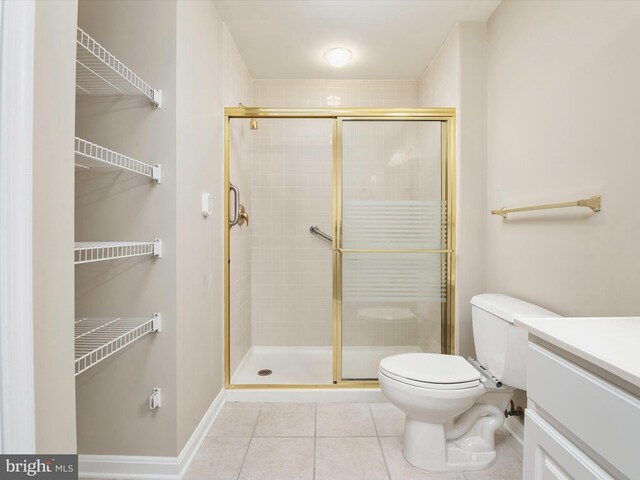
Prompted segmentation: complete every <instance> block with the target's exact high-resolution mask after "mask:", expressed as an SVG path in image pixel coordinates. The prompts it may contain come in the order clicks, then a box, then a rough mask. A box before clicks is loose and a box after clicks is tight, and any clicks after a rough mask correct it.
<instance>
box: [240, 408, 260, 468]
mask: <svg viewBox="0 0 640 480" xmlns="http://www.w3.org/2000/svg"><path fill="white" fill-rule="evenodd" d="M261 413H262V407H258V418H256V424H255V425H254V426H253V430H251V436H250V437H249V444H248V445H247V449H246V450H245V452H244V457H242V463H241V464H240V470H238V475H237V476H236V480H239V479H240V475H241V474H242V469H243V468H244V462H245V461H246V460H247V455H248V454H249V449H250V448H251V444H252V443H253V434H254V433H255V431H256V428H257V427H258V420H260V414H261Z"/></svg>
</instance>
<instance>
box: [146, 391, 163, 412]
mask: <svg viewBox="0 0 640 480" xmlns="http://www.w3.org/2000/svg"><path fill="white" fill-rule="evenodd" d="M161 406H162V390H161V389H160V387H154V389H153V392H152V393H151V396H150V397H149V409H150V410H155V409H156V408H160V407H161Z"/></svg>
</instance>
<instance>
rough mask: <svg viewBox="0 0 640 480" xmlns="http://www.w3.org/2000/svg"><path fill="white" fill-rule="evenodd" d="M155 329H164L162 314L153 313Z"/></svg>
mask: <svg viewBox="0 0 640 480" xmlns="http://www.w3.org/2000/svg"><path fill="white" fill-rule="evenodd" d="M152 328H153V331H154V332H156V333H158V332H161V331H162V315H161V314H159V313H154V314H153V325H152Z"/></svg>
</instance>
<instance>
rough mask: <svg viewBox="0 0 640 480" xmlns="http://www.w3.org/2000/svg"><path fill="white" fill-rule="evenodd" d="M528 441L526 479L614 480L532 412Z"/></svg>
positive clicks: (528, 423)
mask: <svg viewBox="0 0 640 480" xmlns="http://www.w3.org/2000/svg"><path fill="white" fill-rule="evenodd" d="M524 438H525V441H524V480H614V479H613V477H612V476H610V475H609V474H608V473H607V472H605V471H604V470H603V469H602V468H600V467H599V466H598V465H596V463H594V462H593V460H591V459H590V458H589V457H587V456H586V455H585V454H584V453H583V452H582V451H581V450H579V449H578V448H577V447H576V446H575V445H574V444H573V443H571V442H570V441H569V440H567V439H566V438H565V437H564V436H563V435H562V434H561V433H560V432H558V431H557V430H556V429H555V428H553V427H552V426H551V425H550V424H549V423H547V422H546V421H545V420H544V419H543V418H542V417H541V416H540V415H538V414H537V413H536V412H534V411H532V410H529V409H527V413H526V420H525V434H524Z"/></svg>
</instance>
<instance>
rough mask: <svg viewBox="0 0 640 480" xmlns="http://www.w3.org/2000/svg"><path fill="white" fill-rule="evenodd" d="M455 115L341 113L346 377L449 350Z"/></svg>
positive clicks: (340, 257) (340, 248)
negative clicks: (450, 168) (450, 148)
mask: <svg viewBox="0 0 640 480" xmlns="http://www.w3.org/2000/svg"><path fill="white" fill-rule="evenodd" d="M444 128H446V123H445V122H441V121H435V120H416V119H410V120H389V119H380V120H373V119H349V120H347V119H343V120H339V126H338V129H339V132H340V134H341V138H342V150H341V155H340V159H339V161H338V164H339V172H340V173H339V175H340V177H341V178H340V181H341V188H340V189H339V192H340V193H339V194H338V198H337V205H338V225H337V234H338V242H337V252H336V255H337V259H336V260H337V265H338V272H337V277H338V282H337V283H338V287H337V288H338V297H339V298H340V300H341V301H340V303H339V306H338V310H339V315H340V321H339V322H338V325H339V327H338V328H339V335H340V343H341V352H340V358H339V359H338V360H339V362H340V368H339V371H340V374H341V379H342V380H365V381H366V380H375V379H377V377H378V364H379V362H380V360H381V359H382V358H384V357H386V356H389V355H393V354H397V353H407V352H434V353H442V352H445V351H446V348H443V347H446V342H447V329H446V328H444V327H446V325H447V312H448V309H447V298H448V295H447V293H448V291H447V289H448V283H449V282H448V278H449V275H448V261H449V254H450V252H451V249H450V243H449V240H448V238H447V231H448V215H447V212H448V205H447V195H448V193H449V192H448V188H447V161H446V160H447V156H446V146H445V147H443V141H444V139H445V138H446V135H443V129H444Z"/></svg>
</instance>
